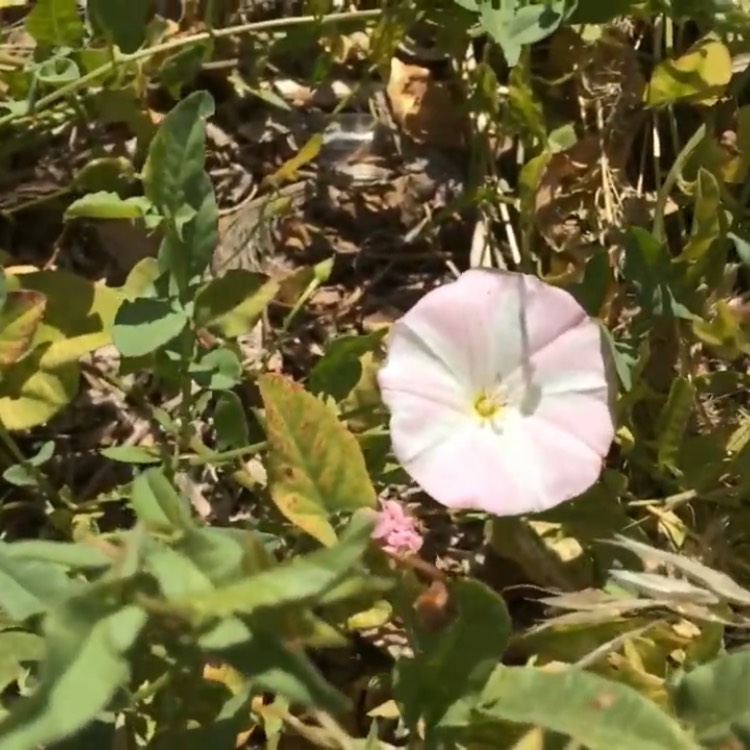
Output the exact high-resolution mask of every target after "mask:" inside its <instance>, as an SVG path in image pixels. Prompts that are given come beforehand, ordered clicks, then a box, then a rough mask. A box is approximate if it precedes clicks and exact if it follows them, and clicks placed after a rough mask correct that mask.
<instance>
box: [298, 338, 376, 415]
mask: <svg viewBox="0 0 750 750" xmlns="http://www.w3.org/2000/svg"><path fill="white" fill-rule="evenodd" d="M386 333H387V330H386V329H381V330H379V331H373V332H372V333H368V334H365V335H364V336H341V337H340V338H337V339H334V340H333V341H332V342H331V343H330V344H329V346H328V348H327V349H326V352H325V354H324V355H323V356H322V357H321V358H320V359H319V360H318V361H317V362H316V363H315V366H314V367H313V368H312V370H311V371H310V380H309V386H310V390H311V391H312V392H313V393H315V394H318V395H329V396H332V397H333V398H334V399H335V400H336V401H340V400H341V399H343V398H345V397H346V396H348V395H349V393H350V392H351V390H352V388H354V386H355V385H357V383H358V382H359V379H360V377H361V376H362V365H361V362H360V357H361V356H362V355H363V354H367V353H368V352H372V351H375V350H377V348H378V347H379V346H380V342H381V341H382V340H383V338H384V336H385V335H386Z"/></svg>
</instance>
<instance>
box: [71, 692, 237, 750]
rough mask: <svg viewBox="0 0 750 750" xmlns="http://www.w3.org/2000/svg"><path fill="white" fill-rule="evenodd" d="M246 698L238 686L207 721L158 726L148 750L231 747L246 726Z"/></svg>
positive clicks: (193, 749)
mask: <svg viewBox="0 0 750 750" xmlns="http://www.w3.org/2000/svg"><path fill="white" fill-rule="evenodd" d="M249 701H250V695H249V692H248V690H247V689H245V690H241V691H240V692H239V693H238V694H237V695H232V696H231V697H230V698H228V699H227V701H226V702H225V703H224V705H223V706H222V708H221V711H219V714H218V715H217V716H216V718H215V719H212V720H211V721H210V722H208V723H206V724H198V723H196V722H189V723H190V724H191V726H189V727H188V728H183V727H181V726H171V725H169V724H167V725H165V726H162V727H159V731H158V732H157V733H156V735H155V736H154V738H153V740H151V741H150V742H149V744H148V747H149V750H175V748H179V749H180V750H208V749H209V748H210V749H211V750H234V748H235V747H236V745H237V737H238V735H240V734H241V733H242V732H243V731H244V730H246V729H247V726H248V715H247V714H248V711H247V706H248V703H249ZM71 750H74V749H72V748H71ZM75 750H78V749H77V748H76V749H75ZM81 750H82V749H81Z"/></svg>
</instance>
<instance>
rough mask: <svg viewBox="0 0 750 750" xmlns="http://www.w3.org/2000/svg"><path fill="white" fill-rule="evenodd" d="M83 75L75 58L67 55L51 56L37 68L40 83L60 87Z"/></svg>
mask: <svg viewBox="0 0 750 750" xmlns="http://www.w3.org/2000/svg"><path fill="white" fill-rule="evenodd" d="M80 77H81V71H80V70H79V68H78V66H77V65H76V64H75V62H73V60H71V59H69V58H67V57H50V58H49V59H48V60H45V61H44V62H43V63H41V64H40V65H39V66H38V67H37V69H36V78H37V80H38V81H39V82H40V83H44V84H46V85H47V86H54V87H56V88H59V87H60V86H64V85H65V84H68V83H70V82H71V81H75V80H77V79H78V78H80Z"/></svg>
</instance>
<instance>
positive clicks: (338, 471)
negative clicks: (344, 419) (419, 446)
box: [258, 374, 376, 545]
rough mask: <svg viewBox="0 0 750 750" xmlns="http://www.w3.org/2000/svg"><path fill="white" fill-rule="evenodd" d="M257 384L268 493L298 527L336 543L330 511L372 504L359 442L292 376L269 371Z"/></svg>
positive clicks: (368, 481)
mask: <svg viewBox="0 0 750 750" xmlns="http://www.w3.org/2000/svg"><path fill="white" fill-rule="evenodd" d="M258 385H259V387H260V392H261V396H262V398H263V404H264V406H265V410H266V432H267V435H268V442H269V446H270V450H269V455H268V465H267V471H268V481H269V485H270V490H271V497H272V498H273V501H274V503H275V504H276V506H277V507H278V508H279V510H280V511H281V512H282V513H283V514H284V516H286V518H288V519H289V520H290V521H291V522H292V523H294V524H295V525H296V526H298V527H299V528H301V529H302V530H303V531H305V532H307V533H308V534H310V535H311V536H313V537H315V538H316V539H317V540H318V541H319V542H321V543H322V544H325V545H331V544H334V543H335V542H336V533H335V532H334V530H333V527H332V526H331V523H330V521H329V517H330V515H331V514H333V513H338V512H339V511H347V510H356V509H358V508H365V507H374V506H375V502H376V496H375V490H374V488H373V486H372V483H371V482H370V478H369V476H368V475H367V470H366V468H365V461H364V458H363V456H362V452H361V451H360V448H359V445H358V443H357V441H356V439H355V437H354V435H352V434H351V432H349V431H348V430H347V429H346V427H344V425H343V424H341V422H339V421H338V419H337V418H336V416H335V415H334V414H333V412H331V411H330V410H329V409H328V408H327V407H326V406H325V404H323V402H322V401H320V400H319V399H317V398H315V396H313V395H312V394H310V393H308V392H306V391H305V390H303V389H302V388H301V387H300V386H299V385H297V384H296V383H294V382H292V381H291V380H288V379H286V378H283V377H281V376H279V375H273V374H267V375H262V376H261V377H260V378H259V380H258Z"/></svg>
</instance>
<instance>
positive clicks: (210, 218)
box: [158, 174, 219, 286]
mask: <svg viewBox="0 0 750 750" xmlns="http://www.w3.org/2000/svg"><path fill="white" fill-rule="evenodd" d="M188 188H189V190H188V192H187V193H186V201H189V203H185V205H184V207H183V208H184V209H185V210H184V212H183V213H182V215H181V216H179V217H177V220H173V221H174V223H175V224H176V226H177V229H178V231H179V232H180V233H181V236H182V238H181V239H180V237H179V236H178V235H177V234H175V233H174V232H167V234H166V235H165V236H164V239H163V240H162V243H161V245H160V246H159V253H158V260H159V267H160V268H161V269H162V271H170V272H171V273H172V275H173V276H174V277H175V278H177V279H179V280H180V283H182V284H183V286H184V285H186V284H187V283H189V282H191V281H193V280H197V279H199V278H200V277H201V275H202V274H203V271H204V270H205V269H206V266H208V264H209V263H210V261H211V258H212V257H213V254H214V250H215V249H216V246H217V244H218V242H219V233H218V220H219V209H218V207H217V205H216V197H215V195H214V190H213V187H212V184H211V180H210V178H209V176H208V175H207V174H203V175H201V178H200V179H198V180H196V181H195V182H194V184H193V185H192V186H188Z"/></svg>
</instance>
